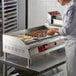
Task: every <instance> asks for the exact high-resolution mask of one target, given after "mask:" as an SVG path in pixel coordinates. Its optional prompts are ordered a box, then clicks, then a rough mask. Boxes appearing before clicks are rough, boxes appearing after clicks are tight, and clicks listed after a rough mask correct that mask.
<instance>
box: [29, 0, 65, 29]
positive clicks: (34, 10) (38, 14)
mask: <svg viewBox="0 0 76 76" xmlns="http://www.w3.org/2000/svg"><path fill="white" fill-rule="evenodd" d="M28 3H29V8H28V14H29V16H28V19H29V20H28V25H29V28H31V27H35V26H40V25H43V24H44V23H45V22H46V18H47V13H48V12H50V11H54V10H55V11H59V12H61V14H63V11H64V7H62V6H61V5H60V4H59V3H58V2H57V0H28Z"/></svg>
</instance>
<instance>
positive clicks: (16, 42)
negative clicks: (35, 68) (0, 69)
mask: <svg viewBox="0 0 76 76" xmlns="http://www.w3.org/2000/svg"><path fill="white" fill-rule="evenodd" d="M48 29H49V28H47V27H46V26H39V27H34V28H31V29H27V30H21V31H17V32H11V33H7V34H3V52H4V53H9V54H13V55H16V56H19V57H23V58H26V59H27V60H28V66H29V65H30V59H31V57H32V56H33V55H38V54H40V55H42V54H46V53H49V52H51V51H54V50H56V49H59V48H62V47H64V46H65V44H62V45H59V46H58V45H56V46H55V47H53V48H50V49H49V50H48V49H47V50H45V51H43V52H39V51H38V46H41V45H43V44H48V43H52V42H55V41H57V40H61V39H64V37H62V36H59V35H52V36H45V37H40V38H37V39H35V40H32V41H28V42H27V41H22V40H20V39H19V38H16V37H15V36H18V35H23V34H26V33H29V32H34V31H36V30H48Z"/></svg>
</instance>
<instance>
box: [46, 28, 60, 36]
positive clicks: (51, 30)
mask: <svg viewBox="0 0 76 76" xmlns="http://www.w3.org/2000/svg"><path fill="white" fill-rule="evenodd" d="M58 30H59V29H58V28H50V29H49V30H48V31H47V34H48V35H53V34H55V33H58Z"/></svg>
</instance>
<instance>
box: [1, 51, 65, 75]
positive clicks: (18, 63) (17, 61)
mask: <svg viewBox="0 0 76 76" xmlns="http://www.w3.org/2000/svg"><path fill="white" fill-rule="evenodd" d="M0 61H1V62H2V63H3V64H6V65H10V66H12V67H15V68H18V69H22V70H24V71H30V72H33V73H36V74H42V73H44V72H46V71H48V70H50V69H53V68H56V67H58V66H60V65H62V64H64V63H65V62H66V59H65V53H64V52H59V51H58V52H56V51H55V53H48V54H44V55H43V56H42V55H41V56H37V55H36V57H32V63H31V65H30V67H28V66H27V64H26V61H27V60H26V59H25V58H21V57H18V56H14V55H7V59H6V60H4V58H3V57H1V58H0Z"/></svg>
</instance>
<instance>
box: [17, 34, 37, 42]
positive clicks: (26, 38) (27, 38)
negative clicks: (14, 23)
mask: <svg viewBox="0 0 76 76" xmlns="http://www.w3.org/2000/svg"><path fill="white" fill-rule="evenodd" d="M16 37H17V38H19V39H21V40H23V41H31V40H33V39H35V38H36V37H31V36H27V35H18V36H16Z"/></svg>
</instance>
